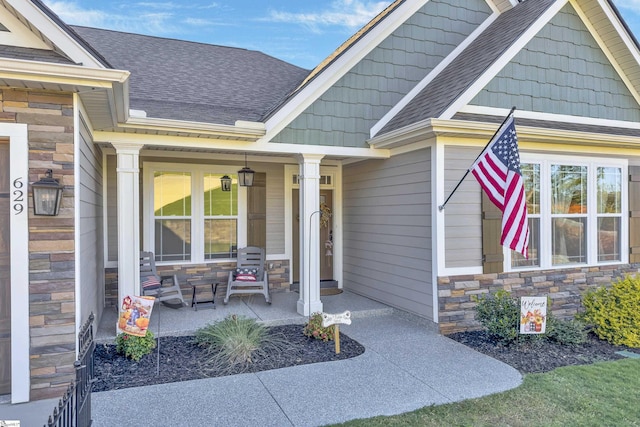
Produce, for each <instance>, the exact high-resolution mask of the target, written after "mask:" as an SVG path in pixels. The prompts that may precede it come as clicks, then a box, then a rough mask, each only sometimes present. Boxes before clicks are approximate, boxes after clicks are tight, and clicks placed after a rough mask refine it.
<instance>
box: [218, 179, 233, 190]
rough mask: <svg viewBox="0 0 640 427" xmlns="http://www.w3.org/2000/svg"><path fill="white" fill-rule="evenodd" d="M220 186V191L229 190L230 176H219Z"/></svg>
mask: <svg viewBox="0 0 640 427" xmlns="http://www.w3.org/2000/svg"><path fill="white" fill-rule="evenodd" d="M220 187H222V191H231V178H230V177H229V175H225V176H223V177H222V178H220Z"/></svg>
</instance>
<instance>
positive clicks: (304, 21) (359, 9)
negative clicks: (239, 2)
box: [265, 0, 389, 32]
mask: <svg viewBox="0 0 640 427" xmlns="http://www.w3.org/2000/svg"><path fill="white" fill-rule="evenodd" d="M388 5H389V2H388V1H360V0H335V1H333V2H332V3H331V5H330V8H329V9H328V10H325V11H321V12H315V13H313V12H311V13H290V12H281V11H271V12H270V14H269V16H268V17H267V18H265V20H268V21H272V22H284V23H290V24H300V25H305V26H307V27H309V28H310V29H311V30H312V31H314V32H321V28H322V27H329V26H340V27H345V28H346V29H348V30H350V31H354V30H356V29H358V28H360V27H362V26H363V25H365V24H366V23H367V22H369V21H371V19H373V18H374V17H375V16H376V15H377V14H378V13H380V12H382V10H384V8H385V7H387V6H388Z"/></svg>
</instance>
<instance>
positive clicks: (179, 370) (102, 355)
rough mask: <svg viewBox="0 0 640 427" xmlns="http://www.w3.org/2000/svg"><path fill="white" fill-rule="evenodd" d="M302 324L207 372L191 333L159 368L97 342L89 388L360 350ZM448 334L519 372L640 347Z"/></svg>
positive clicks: (168, 342)
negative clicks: (276, 341)
mask: <svg viewBox="0 0 640 427" xmlns="http://www.w3.org/2000/svg"><path fill="white" fill-rule="evenodd" d="M302 328H303V326H302V325H287V326H276V327H272V328H270V333H273V334H278V335H280V336H282V337H284V338H285V339H286V340H287V341H288V343H289V347H288V348H287V350H286V351H282V352H275V353H270V354H268V355H267V356H266V357H264V358H260V359H258V360H255V361H254V362H253V363H251V364H250V365H247V366H243V367H239V368H235V369H234V370H231V371H229V370H225V372H212V371H211V369H208V367H207V366H206V365H205V364H204V363H203V361H204V360H206V351H205V350H204V349H203V348H201V347H199V346H198V345H197V344H196V343H195V341H194V338H193V337H191V336H183V337H162V338H161V340H160V364H159V370H158V364H157V352H156V350H154V351H153V353H151V354H149V355H147V356H145V357H143V358H142V359H141V360H140V361H138V362H134V361H132V360H130V359H127V358H125V357H124V356H121V355H119V354H116V351H115V345H105V344H99V345H97V346H96V350H95V353H94V355H95V378H96V382H95V383H94V386H93V390H94V391H107V390H117V389H122V388H128V387H140V386H145V385H152V384H163V383H169V382H177V381H187V380H194V379H201V378H210V377H217V376H222V375H232V374H237V373H241V372H259V371H264V370H269V369H278V368H285V367H289V366H296V365H305V364H309V363H318V362H329V361H333V360H344V359H348V358H351V357H356V356H359V355H360V354H362V353H364V351H365V349H364V347H363V346H362V345H361V344H360V343H358V342H357V341H355V340H353V339H351V338H349V337H348V336H347V335H344V334H343V333H341V334H340V350H341V351H340V354H336V353H335V345H334V342H333V341H328V342H323V341H320V340H315V339H311V338H307V337H305V336H304V335H303V334H302ZM448 337H449V338H451V339H453V340H455V341H458V342H460V343H462V344H464V345H466V346H468V347H471V348H473V349H474V350H476V351H478V352H480V353H483V354H486V355H488V356H491V357H493V358H495V359H498V360H501V361H502V362H504V363H507V364H508V365H510V366H513V367H514V368H516V369H517V370H518V371H520V372H521V373H523V374H528V373H536V372H548V371H551V370H553V369H555V368H559V367H561V366H570V365H586V364H591V363H595V362H602V361H609V360H617V359H621V358H623V356H621V355H619V354H617V352H619V351H627V352H633V353H636V354H640V349H629V348H627V347H620V346H615V345H612V344H609V343H608V342H606V341H602V340H600V339H599V338H598V337H596V336H595V335H594V334H589V338H588V340H587V342H586V343H584V344H581V345H575V346H566V345H560V344H557V343H554V342H551V341H541V342H537V343H523V344H517V345H511V346H504V345H501V344H499V343H497V342H496V341H495V340H493V339H492V338H491V337H490V336H489V335H488V334H487V333H486V332H484V331H472V332H459V333H455V334H451V335H448Z"/></svg>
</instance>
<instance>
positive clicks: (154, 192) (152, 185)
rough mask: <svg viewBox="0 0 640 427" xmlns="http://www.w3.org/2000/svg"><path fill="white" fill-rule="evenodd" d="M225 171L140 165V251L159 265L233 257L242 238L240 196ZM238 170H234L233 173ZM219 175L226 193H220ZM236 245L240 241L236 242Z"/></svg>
mask: <svg viewBox="0 0 640 427" xmlns="http://www.w3.org/2000/svg"><path fill="white" fill-rule="evenodd" d="M229 169H230V168H229V167H228V166H215V165H206V166H205V165H182V166H181V165H177V164H166V163H151V162H145V164H144V187H143V188H144V189H145V192H144V202H143V209H144V212H145V215H144V229H145V237H144V238H145V247H149V248H153V251H154V253H155V256H156V260H157V261H159V262H163V261H164V262H176V261H180V262H203V261H209V260H216V259H231V258H235V257H236V252H237V248H238V245H239V244H241V243H243V242H239V236H244V232H243V230H244V229H245V222H246V221H245V220H242V218H244V217H245V216H246V215H242V213H243V212H244V211H245V203H244V197H240V194H241V193H242V194H243V195H244V194H245V192H244V191H243V190H241V189H240V188H241V187H239V186H238V183H237V176H236V175H235V173H234V172H232V171H231V170H229ZM236 169H237V168H236ZM224 175H227V176H229V177H230V178H231V179H232V184H231V191H222V186H221V181H220V178H222V177H223V176H224ZM241 240H243V241H244V240H245V239H244V238H241Z"/></svg>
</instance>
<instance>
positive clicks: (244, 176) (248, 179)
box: [238, 153, 255, 187]
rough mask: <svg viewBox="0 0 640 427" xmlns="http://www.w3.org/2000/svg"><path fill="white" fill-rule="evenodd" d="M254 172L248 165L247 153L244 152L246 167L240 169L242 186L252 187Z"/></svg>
mask: <svg viewBox="0 0 640 427" xmlns="http://www.w3.org/2000/svg"><path fill="white" fill-rule="evenodd" d="M254 173H255V172H254V171H252V170H251V169H249V166H247V153H244V167H243V168H242V169H240V170H239V171H238V184H240V186H242V187H252V186H253V174H254Z"/></svg>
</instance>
